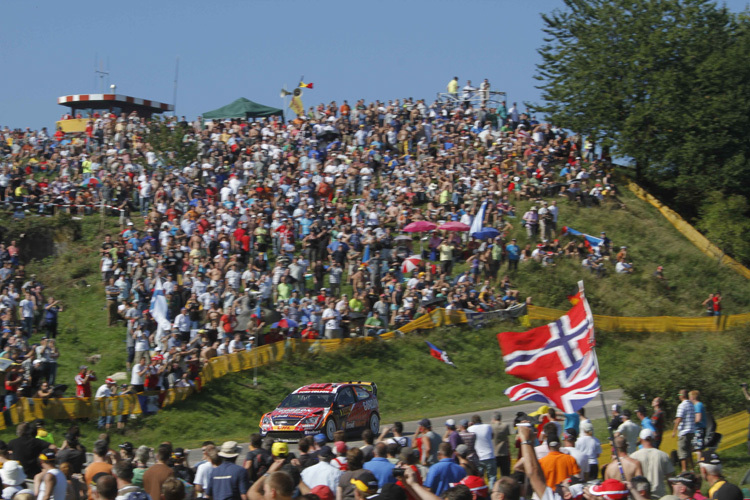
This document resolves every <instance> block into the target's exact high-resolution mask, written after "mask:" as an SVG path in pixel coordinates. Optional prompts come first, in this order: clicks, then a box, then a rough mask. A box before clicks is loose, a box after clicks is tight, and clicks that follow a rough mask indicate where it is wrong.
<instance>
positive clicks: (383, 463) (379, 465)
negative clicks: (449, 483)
mask: <svg viewBox="0 0 750 500" xmlns="http://www.w3.org/2000/svg"><path fill="white" fill-rule="evenodd" d="M373 454H374V456H373V458H372V460H370V461H368V462H365V464H364V466H363V468H365V469H367V470H369V471H370V472H372V473H373V474H374V475H375V477H376V478H377V480H378V486H379V487H380V488H382V487H383V486H384V485H386V484H388V483H395V482H396V479H395V478H394V477H393V468H394V465H393V464H392V463H391V462H389V461H388V458H387V450H386V444H385V443H377V444H376V445H375V448H374V449H373ZM449 456H450V455H449Z"/></svg>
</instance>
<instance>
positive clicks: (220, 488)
mask: <svg viewBox="0 0 750 500" xmlns="http://www.w3.org/2000/svg"><path fill="white" fill-rule="evenodd" d="M239 454H240V449H239V447H238V446H237V442H235V441H226V442H225V443H223V444H222V445H221V448H220V449H219V452H218V456H219V457H220V458H221V464H220V465H218V466H217V467H216V468H215V469H214V470H213V472H212V474H211V479H210V480H209V482H208V488H207V489H206V494H207V496H208V497H210V498H211V499H213V500H247V491H248V482H247V473H246V472H245V469H243V468H242V467H240V466H239V465H237V464H235V460H237V456H238V455H239ZM256 483H257V482H256Z"/></svg>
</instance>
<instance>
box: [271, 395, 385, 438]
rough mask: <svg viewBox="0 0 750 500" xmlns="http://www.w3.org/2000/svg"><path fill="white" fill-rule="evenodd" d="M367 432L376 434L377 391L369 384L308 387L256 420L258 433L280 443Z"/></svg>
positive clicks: (378, 420) (377, 429) (378, 415)
mask: <svg viewBox="0 0 750 500" xmlns="http://www.w3.org/2000/svg"><path fill="white" fill-rule="evenodd" d="M363 429H370V430H371V431H372V432H373V434H375V435H376V436H377V435H378V433H379V432H380V413H379V409H378V387H377V386H376V385H375V384H374V383H372V382H341V383H333V384H310V385H306V386H304V387H300V388H299V389H297V390H296V391H294V392H292V393H291V394H289V395H288V396H287V397H286V398H284V401H282V402H281V404H280V405H279V406H278V407H276V409H275V410H273V411H272V412H269V413H266V414H265V415H263V417H261V419H260V433H261V435H263V436H270V437H272V438H274V439H278V440H280V441H296V440H298V439H299V438H301V437H303V436H308V435H311V434H318V433H321V432H322V433H324V434H325V435H326V437H327V439H328V440H329V441H333V433H334V432H336V431H337V430H343V431H346V432H347V433H349V432H354V431H357V430H360V431H361V430H363Z"/></svg>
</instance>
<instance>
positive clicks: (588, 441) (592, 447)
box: [575, 421, 602, 481]
mask: <svg viewBox="0 0 750 500" xmlns="http://www.w3.org/2000/svg"><path fill="white" fill-rule="evenodd" d="M581 432H582V433H583V435H582V436H581V437H579V438H578V440H576V445H575V447H576V449H577V450H579V451H580V452H581V453H583V454H584V455H586V457H588V463H589V465H588V469H587V470H586V471H584V472H585V474H586V476H587V477H588V480H589V481H592V480H594V479H596V478H597V477H598V476H599V455H601V454H602V445H601V443H600V442H599V440H598V439H597V438H595V437H594V425H593V424H592V423H591V422H590V421H587V422H581Z"/></svg>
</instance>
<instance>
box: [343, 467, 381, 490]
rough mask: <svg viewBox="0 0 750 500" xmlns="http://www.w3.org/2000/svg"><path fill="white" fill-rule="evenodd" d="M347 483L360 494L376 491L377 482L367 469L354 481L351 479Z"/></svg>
mask: <svg viewBox="0 0 750 500" xmlns="http://www.w3.org/2000/svg"><path fill="white" fill-rule="evenodd" d="M349 482H350V483H351V484H353V485H354V487H355V488H357V489H358V490H359V491H361V492H362V493H365V492H367V491H369V490H377V489H378V480H377V478H376V477H375V474H373V473H372V472H370V471H369V470H367V469H364V470H363V471H362V472H361V473H360V474H359V475H358V476H357V478H356V479H355V478H352V479H351V480H349Z"/></svg>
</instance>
